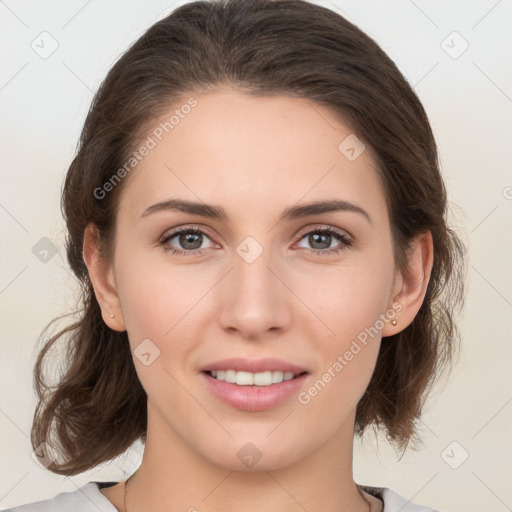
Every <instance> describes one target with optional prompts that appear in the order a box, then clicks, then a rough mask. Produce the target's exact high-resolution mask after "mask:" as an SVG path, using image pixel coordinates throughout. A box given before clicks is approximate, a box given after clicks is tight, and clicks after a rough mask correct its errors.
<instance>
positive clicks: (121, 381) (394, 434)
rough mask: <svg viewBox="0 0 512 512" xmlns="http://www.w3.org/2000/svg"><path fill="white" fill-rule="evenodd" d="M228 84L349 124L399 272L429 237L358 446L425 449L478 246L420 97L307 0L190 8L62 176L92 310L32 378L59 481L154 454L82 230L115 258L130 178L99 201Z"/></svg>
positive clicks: (143, 55)
mask: <svg viewBox="0 0 512 512" xmlns="http://www.w3.org/2000/svg"><path fill="white" fill-rule="evenodd" d="M221 87H231V88H232V89H236V90H239V91H242V92H244V93H246V94H254V95H261V96H264V95H272V94H288V95H295V96H298V97H302V98H306V99H308V100H312V101H313V102H317V103H318V104H320V105H323V106H324V107H327V108H328V109H329V110H330V111H332V112H333V113H334V114H335V115H337V116H339V119H340V120H342V121H343V122H344V123H345V124H347V125H348V126H350V128H351V130H352V131H353V132H354V133H355V134H357V136H358V137H359V138H360V139H361V140H363V141H364V142H365V144H367V145H368V147H370V148H371V151H372V154H373V155H374V156H375V158H376V161H377V164H378V168H379V177H380V179H381V181H382V183H383V186H384V190H385V193H386V200H387V205H388V211H389V215H390V223H391V233H392V240H393V249H394V256H395V262H396V266H397V268H398V269H400V270H404V269H405V268H406V266H407V250H408V243H409V242H410V241H411V240H412V238H413V237H414V236H416V235H418V234H421V233H424V232H426V231H428V230H430V231H431V233H432V236H433V244H434V262H433V268H432V272H431V277H430V281H429V284H428V288H427V292H426V296H425V299H424V301H423V304H422V306H421V308H420V310H419V312H418V314H417V315H416V317H415V319H414V320H413V322H412V323H411V324H410V325H409V326H408V327H407V328H405V329H404V330H402V331H401V332H399V333H398V334H396V335H394V336H390V337H389V338H386V339H385V340H383V343H382V345H381V349H380V352H379V355H378V360H377V364H376V368H375V371H374V374H373V376H372V378H371V381H370V383H369V386H368V388H367V390H366V392H365V393H364V395H363V397H362V399H361V400H360V402H359V404H358V406H357V411H356V425H355V433H356V434H357V435H359V436H362V434H363V432H364V431H365V429H366V428H367V427H369V426H370V425H373V426H374V427H377V428H379V429H382V428H383V429H384V430H385V431H386V433H387V436H388V439H389V440H390V441H391V442H392V443H393V444H395V445H396V446H399V447H401V448H404V450H405V447H406V446H407V444H408V443H409V441H410V440H411V439H413V441H414V442H417V441H418V436H417V424H416V422H417V420H419V418H420V415H421V412H422V410H423V405H424V401H425V399H426V396H427V391H429V390H430V388H431V386H432V384H433V382H434V380H435V378H436V377H438V376H439V375H440V373H441V370H443V369H445V368H450V367H451V363H452V362H453V356H454V354H455V353H456V349H458V345H457V342H458V341H459V340H460V336H459V334H458V330H457V328H456V325H455V322H454V314H455V310H456V309H457V308H461V307H462V305H463V302H464V288H465V285H464V278H465V265H464V263H465V247H464V244H463V243H462V242H461V240H460V239H459V238H458V237H457V235H456V234H455V233H454V231H453V230H452V229H451V228H449V227H448V225H447V221H446V218H445V216H446V213H447V198H446V191H445V187H444V184H443V181H442V178H441V174H440V170H439V164H438V156H437V147H436V143H435V140H434V137H433V134H432V130H431V127H430V124H429V121H428V119H427V116H426V114H425V111H424V109H423V107H422V105H421V103H420V101H419V99H418V97H417V96H416V94H415V93H414V91H413V90H412V88H411V86H410V85H409V84H408V82H407V81H406V80H405V78H404V77H403V76H402V74H401V73H400V71H399V70H398V68H397V67H396V66H395V64H394V63H393V61H392V60H391V59H390V58H389V57H388V56H387V55H386V54H385V53H384V51H383V50H382V49H381V48H380V47H379V46H378V44H377V43H376V42H375V41H374V40H373V39H371V38H370V37H369V36H368V35H366V34H365V33H364V32H362V31H361V30H360V29H358V28H357V27H356V26H354V25H353V24H351V23H350V22H348V21H347V20H346V19H345V18H343V17H342V16H340V15H339V14H337V13H335V12H333V11H331V10H329V9H327V8H324V7H320V6H318V5H315V4H312V3H309V2H307V1H304V0H213V1H196V2H191V3H188V4H184V5H183V6H180V7H179V8H177V9H176V10H174V11H173V12H172V13H171V14H170V15H168V16H167V17H165V18H163V19H161V20H160V21H158V22H157V23H155V24H154V25H153V26H151V27H150V28H149V29H148V30H147V31H146V32H145V33H144V34H143V36H142V37H140V38H139V39H138V40H137V41H136V42H135V43H134V44H133V45H132V46H131V47H130V48H129V49H128V51H126V53H124V54H123V55H122V56H121V57H120V58H119V60H118V61H117V62H116V63H115V64H114V66H113V67H112V68H111V70H110V71H109V73H108V75H107V76H106V78H105V80H104V81H103V83H102V84H101V86H100V88H99V90H98V92H97V94H96V96H95V97H94V100H93V102H92V105H91V108H90V110H89V113H88V115H87V118H86V121H85V125H84V127H83V131H82V133H81V137H80V143H79V147H78V151H77V154H76V156H75V158H74V159H73V161H72V163H71V166H70V168H69V171H68V173H67V176H66V179H65V183H64V186H63V191H62V210H63V215H64V218H65V221H66V226H67V230H68V232H67V239H66V249H67V258H68V261H69V264H70V266H71V268H72V270H73V272H74V274H75V275H76V277H77V278H78V280H79V282H80V286H81V288H80V291H81V296H80V301H81V306H82V308H81V309H80V310H79V311H77V313H79V315H80V316H79V319H78V320H77V321H75V322H74V323H73V324H72V325H69V326H67V327H65V328H64V329H62V330H60V331H59V332H57V333H56V334H55V335H53V336H52V337H51V338H50V339H49V340H48V341H47V342H46V343H45V345H44V347H43V348H42V350H41V351H40V353H39V356H38V359H37V362H36V364H35V368H34V386H35V388H36V391H37V394H38V397H39V402H38V405H37V408H36V410H35V413H34V421H33V425H32V431H31V440H32V444H33V447H34V448H36V447H38V446H39V445H40V444H41V443H43V442H46V443H48V445H49V446H50V447H53V448H54V449H55V450H56V451H57V452H58V456H57V455H55V456H54V457H52V460H51V461H48V462H49V463H48V464H47V467H48V469H49V470H50V471H53V472H55V473H59V474H62V475H74V474H77V473H80V472H83V471H86V470H88V469H90V468H93V467H95V466H97V465H99V464H100V463H102V462H106V461H108V460H111V459H113V458H114V457H116V456H118V455H120V454H122V453H123V452H124V451H126V450H127V449H128V448H129V447H130V445H131V444H132V443H133V442H135V441H136V440H138V439H140V440H142V441H145V435H146V420H147V417H146V400H147V396H146V393H145V391H144V389H143V388H142V386H141V384H140V382H139V380H138V377H137V374H136V372H135V367H134V364H133V359H132V354H131V352H130V345H129V342H128V337H127V333H126V332H117V331H113V330H111V329H110V328H108V327H107V325H105V323H104V322H103V320H102V316H101V310H100V307H99V304H98V302H97V300H96V297H95V295H94V290H93V287H92V284H91V281H90V278H89V275H88V271H87V267H86V265H85V263H84V260H83V258H82V247H83V240H84V230H85V228H86V226H87V224H88V223H93V224H94V225H95V226H96V227H97V235H98V241H99V242H100V243H101V249H102V254H103V257H104V258H106V259H107V260H108V258H110V257H111V255H112V248H113V241H114V233H115V224H116V212H117V206H118V204H119V197H120V194H121V191H122V190H123V187H124V186H125V185H126V182H127V180H128V179H129V177H125V178H124V179H123V180H121V181H120V182H119V183H118V184H117V185H116V186H115V187H113V189H112V191H111V192H110V193H109V194H105V196H104V197H101V198H98V197H96V196H97V195H98V194H95V193H94V191H95V190H97V189H99V188H101V187H103V186H104V184H105V183H106V182H108V181H109V180H110V179H111V178H112V176H113V174H114V171H115V170H116V169H119V168H121V167H122V166H123V163H125V162H126V161H127V160H128V159H129V158H130V154H131V153H132V152H133V151H134V148H135V147H136V144H137V142H138V141H139V142H140V140H141V139H142V137H143V136H145V135H146V134H147V132H148V127H149V126H151V123H154V122H155V120H157V119H160V118H161V116H162V115H163V114H165V113H166V112H168V109H169V105H176V104H178V100H179V99H182V98H185V97H187V96H190V95H191V94H193V93H194V92H196V91H204V90H213V89H215V88H221ZM340 142H341V141H340ZM64 316H65V315H64ZM60 318H62V316H61V317H59V318H57V319H54V320H53V321H52V322H50V324H48V325H47V326H46V327H45V329H44V331H43V333H42V335H41V339H42V338H43V335H44V333H45V332H46V330H47V329H48V327H49V326H50V325H51V324H52V323H53V322H54V321H55V320H58V319H60ZM65 335H66V336H65ZM63 336H65V337H64V338H63V339H65V348H66V350H65V359H64V361H65V363H66V364H65V368H64V371H63V372H62V373H61V375H60V376H59V380H58V382H57V384H56V385H51V384H49V383H48V382H46V380H45V378H44V376H43V375H44V373H45V372H44V369H43V363H44V361H46V359H48V358H49V355H50V352H49V349H50V348H51V347H52V345H53V344H54V342H56V341H57V340H58V339H60V338H62V337H63ZM45 356H47V357H45ZM47 448H48V446H47Z"/></svg>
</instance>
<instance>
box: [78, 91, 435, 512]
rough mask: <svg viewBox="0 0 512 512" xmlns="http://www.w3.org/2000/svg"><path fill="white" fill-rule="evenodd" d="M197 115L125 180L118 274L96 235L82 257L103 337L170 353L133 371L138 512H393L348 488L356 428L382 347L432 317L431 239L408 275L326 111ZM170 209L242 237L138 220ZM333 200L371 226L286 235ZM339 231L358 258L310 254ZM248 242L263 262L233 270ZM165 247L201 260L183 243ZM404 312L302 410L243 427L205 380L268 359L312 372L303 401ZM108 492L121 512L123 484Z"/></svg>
mask: <svg viewBox="0 0 512 512" xmlns="http://www.w3.org/2000/svg"><path fill="white" fill-rule="evenodd" d="M194 97H195V98H196V100H197V101H198V105H197V106H196V107H195V108H193V109H192V110H191V112H190V114H188V115H187V116H185V118H184V119H182V120H181V121H180V123H179V125H177V126H175V128H174V129H173V130H172V131H170V132H169V134H168V135H167V136H166V137H165V138H164V139H163V140H162V141H161V142H160V143H159V144H158V145H157V146H156V147H155V148H154V149H152V150H151V151H150V152H149V154H148V155H147V156H146V157H145V158H144V159H143V160H142V161H141V162H140V163H139V164H138V165H137V167H136V170H134V171H133V172H132V173H131V174H130V176H129V177H128V178H125V179H128V180H129V181H128V183H127V184H126V185H127V186H126V188H125V189H124V190H123V193H122V200H121V202H120V208H119V211H118V217H117V221H118V225H117V232H116V239H115V252H114V258H113V261H109V262H105V261H103V260H102V259H101V258H100V257H99V254H98V250H97V245H96V241H95V238H94V236H93V230H92V229H90V228H91V227H92V226H91V225H90V226H88V229H87V230H86V236H85V240H84V259H85V261H86V264H87V267H88V269H89V273H90V276H91V279H92V282H93V285H94V289H95V293H96V297H97V299H98V301H99V303H100V305H101V307H102V311H103V318H104V321H105V322H106V324H107V325H108V326H109V327H110V328H112V329H114V330H118V331H124V330H127V332H128V336H129V340H130V345H131V349H132V351H133V350H135V349H136V348H137V346H138V345H139V344H140V343H141V341H142V340H144V339H147V338H149V339H150V340H151V341H152V343H154V345H156V346H157V347H158V348H159V350H160V355H159V356H158V357H157V358H156V359H155V360H154V361H153V362H152V363H151V364H150V365H148V366H146V365H144V364H142V363H141V361H140V360H139V359H138V358H137V357H134V364H135V368H136V370H137V373H138V376H139V378H140V381H141V383H142V385H143V387H144V389H145V390H146V392H147V394H148V407H147V408H148V430H147V442H146V446H145V451H144V455H143V459H142V463H141V466H140V467H139V469H138V471H137V473H136V475H135V476H134V477H133V479H132V480H130V483H129V486H128V490H129V492H128V498H127V506H128V510H145V511H146V512H152V511H156V510H167V511H178V510H179V511H186V510H194V509H192V508H191V507H195V509H197V510H199V511H224V512H230V511H235V510H244V511H246V512H256V511H261V510H267V511H269V512H272V511H275V512H278V511H279V512H298V511H303V510H308V511H317V510H322V511H326V512H334V511H336V512H339V511H347V512H348V511H351V512H363V511H364V512H366V511H367V510H368V509H369V508H368V507H369V505H368V501H370V502H371V504H372V510H381V507H382V503H381V501H380V500H379V499H377V498H374V497H370V496H369V495H368V494H366V493H365V494H364V497H363V494H362V493H361V492H359V490H358V488H357V486H356V484H355V482H354V479H353V475H352V458H353V451H352V445H353V436H354V421H355V411H356V406H357V403H358V401H359V400H360V398H361V396H362V395H363V393H364V391H365V389H366V387H367V386H368V383H369V381H370V378H371V375H372V372H373V370H374V368H375V363H376V359H377V355H378V352H379V347H380V344H381V342H382V343H385V342H386V340H385V339H382V337H385V336H389V335H392V334H395V333H396V332H399V331H400V330H402V329H404V328H405V327H407V325H409V324H410V323H411V322H412V320H413V319H414V316H415V315H416V313H417V312H418V310H419V308H420V306H421V303H422V302H423V299H424V296H425V292H426V287H427V284H428V279H429V277H430V271H431V268H432V238H431V235H430V233H429V232H427V233H425V234H424V235H422V236H421V237H418V238H417V239H416V241H415V243H414V245H413V250H412V252H411V256H410V264H409V268H408V270H407V271H406V272H404V273H403V274H400V273H398V272H397V271H396V269H395V267H394V262H393V253H392V246H391V232H390V226H389V217H388V212H387V208H386V203H385V197H384V192H383V190H382V188H381V186H380V182H379V180H378V177H377V171H376V167H375V161H374V159H373V158H372V156H371V154H370V149H369V148H368V146H367V149H366V150H365V151H364V152H363V153H362V154H361V155H360V156H359V157H358V158H357V159H356V160H354V161H349V160H348V159H347V158H346V157H345V155H344V154H342V153H341V152H340V151H339V149H338V145H339V144H340V143H341V142H342V141H343V140H344V139H345V138H346V137H347V136H348V135H350V134H351V133H352V132H351V130H350V128H349V127H348V126H345V125H344V124H342V123H340V122H339V121H338V120H337V119H336V118H335V117H334V116H333V115H332V114H331V113H330V112H329V111H328V110H326V109H325V108H324V107H322V106H320V105H318V104H316V103H312V102H310V101H308V100H305V99H301V98H292V97H289V96H286V95H282V96H275V97H250V96H247V95H244V94H242V93H240V92H236V91H233V90H230V89H220V90H217V91H214V92H208V93H203V94H198V95H195V96H194ZM173 111H174V108H173V109H171V110H170V112H171V113H172V112H173ZM169 115H170V114H169ZM169 115H168V116H169ZM168 116H167V118H168ZM171 197H172V198H182V199H189V200H192V201H199V202H204V203H207V204H214V205H219V206H222V207H223V208H224V209H225V210H226V212H227V214H228V215H229V220H228V221H226V222H222V221H218V220H212V219H209V218H203V217H198V216H196V215H191V214H188V213H183V212H177V211H165V212H158V213H153V214H151V215H147V216H145V217H142V218H141V215H142V213H143V212H144V211H145V210H146V208H148V207H149V206H151V205H153V204H155V203H158V202H160V201H163V200H166V199H169V198H171ZM326 199H343V200H346V201H350V202H352V203H354V204H357V205H358V206H360V207H361V208H364V210H366V212H367V213H368V215H369V216H370V218H371V223H370V222H369V221H368V220H366V219H365V217H364V216H363V215H361V214H359V213H356V212H350V211H338V212H330V213H323V214H317V215H314V216H311V217H308V218H303V219H296V220H292V221H288V220H285V221H281V222H279V216H280V213H281V211H282V210H283V209H284V208H286V207H291V206H294V205H296V204H297V203H301V204H303V203H306V202H310V201H315V200H326ZM177 226H189V227H191V228H201V229H202V230H203V231H204V232H205V235H203V237H202V244H201V247H203V248H205V251H204V253H203V254H202V255H189V256H187V255H173V254H171V253H170V252H165V251H164V249H163V248H162V245H161V244H159V239H160V238H161V237H162V236H163V235H165V234H170V232H171V230H172V228H175V227H177ZM326 227H334V228H337V229H339V230H340V231H342V233H345V234H346V235H347V236H349V237H350V239H351V240H352V241H353V244H352V245H351V246H347V247H345V249H344V250H343V251H341V252H340V253H339V254H335V253H334V254H330V255H328V254H327V253H326V254H325V255H323V256H322V255H315V254H314V253H313V250H314V249H317V250H323V251H324V252H325V251H327V250H328V248H334V247H340V246H342V245H341V244H343V242H341V241H340V240H339V239H337V238H336V237H335V236H333V237H332V238H331V239H330V240H331V242H330V245H329V240H328V241H327V242H326V243H325V244H324V245H323V246H322V245H319V243H318V242H317V243H316V244H315V240H314V239H312V237H308V236H307V235H306V236H304V233H306V232H307V231H309V229H311V228H319V229H320V228H326ZM247 236H251V237H253V238H254V239H255V240H256V241H257V242H258V244H259V245H260V246H261V247H262V249H263V252H262V253H261V255H260V256H259V257H258V258H257V259H256V260H255V261H254V262H252V263H248V262H247V261H246V260H244V259H243V258H242V257H240V256H239V254H238V253H237V252H236V248H237V247H238V246H239V244H240V243H241V242H242V241H243V240H244V239H245V238H246V237H247ZM181 241H182V242H183V238H182V240H181ZM166 243H167V246H171V247H172V248H175V249H180V250H182V251H186V250H187V247H191V246H190V245H189V246H186V247H184V246H183V244H180V238H179V237H174V238H173V239H171V240H169V241H167V242H166ZM200 243H201V239H200V241H199V242H198V244H197V246H199V244H200ZM197 246H194V247H197ZM322 247H324V248H323V249H322ZM188 250H189V251H190V249H188ZM228 271H229V272H228ZM393 304H400V305H401V310H400V312H399V313H397V315H396V317H395V318H397V320H398V325H397V326H393V325H392V324H391V322H390V321H389V322H387V323H386V324H385V326H384V327H383V329H382V330H381V331H380V332H379V334H378V335H376V336H374V337H373V338H370V340H369V342H368V344H367V345H366V346H364V348H363V349H362V350H361V351H360V352H359V353H358V354H357V355H355V356H354V358H353V359H352V360H351V361H350V362H349V363H348V364H347V365H346V366H345V367H344V368H343V370H342V371H341V372H339V373H338V374H336V377H335V378H332V380H331V381H330V382H329V383H328V384H327V385H326V386H325V388H324V389H322V391H321V392H319V393H318V394H317V396H315V397H313V398H312V399H311V401H310V402H309V403H308V404H307V405H303V404H301V403H299V401H298V400H297V396H295V395H294V396H292V397H291V398H290V399H289V400H287V401H285V402H284V403H282V404H280V405H279V406H277V407H275V408H272V409H269V410H266V411H262V412H246V411H241V410H239V409H236V408H233V407H230V406H228V405H226V404H224V403H222V402H220V401H218V400H217V399H216V398H215V397H213V396H212V395H211V394H210V392H209V390H208V389H207V387H206V386H205V385H204V383H203V381H202V379H201V378H200V377H201V376H200V375H199V371H200V368H201V366H203V365H205V364H207V363H210V362H212V361H215V360H219V359H224V358H227V357H233V356H240V357H246V358H253V359H258V358H261V357H266V356H270V357H277V358H281V359H284V360H287V361H290V362H293V363H295V364H298V365H300V366H302V367H304V368H306V369H307V370H308V371H309V373H310V374H309V376H308V381H307V383H305V385H304V388H303V390H304V389H307V388H308V387H310V386H311V385H312V383H313V382H315V381H317V379H319V378H320V377H321V375H322V374H323V373H324V372H325V371H327V369H328V368H329V367H332V365H333V363H334V362H335V361H336V359H337V357H338V355H340V354H343V353H345V351H346V350H348V349H349V347H350V345H351V343H352V341H353V340H354V339H355V338H356V337H357V335H358V334H359V333H360V332H362V331H364V329H365V328H366V327H369V326H373V325H374V324H375V322H376V320H377V319H378V318H379V315H380V314H382V313H385V312H386V310H389V309H390V308H392V305H393ZM110 314H114V315H115V317H114V318H111V317H110ZM248 442H251V443H253V444H254V445H255V446H256V447H257V448H258V450H259V451H260V452H261V454H262V457H261V459H260V460H259V461H258V462H257V463H256V464H255V465H254V466H252V468H248V467H246V466H244V464H243V463H242V462H241V461H240V460H239V459H238V457H237V455H236V454H237V452H238V451H239V450H240V449H241V448H242V447H243V446H244V445H245V444H246V443H248ZM101 492H102V493H103V494H104V495H105V496H106V497H107V498H108V499H109V500H110V501H111V502H112V503H113V504H114V505H115V506H116V507H117V508H118V510H124V505H123V493H124V482H121V483H119V484H117V485H116V486H113V487H110V488H106V489H103V490H102V491H101ZM365 498H366V499H365ZM367 500H368V501H367Z"/></svg>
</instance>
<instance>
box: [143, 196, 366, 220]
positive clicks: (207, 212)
mask: <svg viewBox="0 0 512 512" xmlns="http://www.w3.org/2000/svg"><path fill="white" fill-rule="evenodd" d="M161 211H180V212H184V213H190V214H192V215H199V216H201V217H206V218H209V219H214V220H219V221H228V220H229V216H228V215H227V213H226V211H225V210H224V208H222V207H221V206H215V205H211V204H205V203H196V202H194V201H189V200H185V199H169V200H167V201H162V202H160V203H156V204H154V205H152V206H150V207H149V208H147V209H146V210H145V211H144V213H143V214H142V215H141V217H146V216H147V215H150V214H152V213H156V212H161ZM338 211H348V212H355V213H359V214H361V215H362V216H363V217H365V218H366V220H367V221H368V222H369V223H370V224H371V223H372V219H371V218H370V215H368V212H367V211H366V210H364V209H363V208H361V207H360V206H357V205H356V204H354V203H350V202H349V201H343V200H338V199H332V200H328V201H315V202H311V203H306V204H303V205H301V206H291V207H289V208H285V209H284V210H283V212H282V213H281V220H295V219H300V218H303V217H309V216H313V215H319V214H322V213H331V212H338Z"/></svg>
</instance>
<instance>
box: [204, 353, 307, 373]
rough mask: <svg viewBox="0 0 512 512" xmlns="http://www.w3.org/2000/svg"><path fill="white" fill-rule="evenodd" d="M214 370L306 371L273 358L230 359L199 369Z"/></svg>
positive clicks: (252, 371) (256, 371)
mask: <svg viewBox="0 0 512 512" xmlns="http://www.w3.org/2000/svg"><path fill="white" fill-rule="evenodd" d="M214 370H237V371H243V372H251V373H259V372H264V371H267V370H270V371H278V370H281V371H283V372H292V373H294V374H295V375H298V374H300V373H304V372H306V371H307V370H305V369H304V368H301V367H300V366H298V365H296V364H292V363H289V362H287V361H284V360H282V359H276V358H273V357H265V358H263V359H244V358H241V357H232V358H229V359H223V360H222V361H215V362H213V363H210V364H207V365H206V366H203V367H202V368H201V371H203V372H211V371H214Z"/></svg>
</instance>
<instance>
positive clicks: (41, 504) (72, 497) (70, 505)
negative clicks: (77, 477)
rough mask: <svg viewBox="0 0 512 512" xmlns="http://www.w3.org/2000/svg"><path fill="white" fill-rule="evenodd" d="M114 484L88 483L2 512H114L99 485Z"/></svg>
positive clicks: (112, 483)
mask: <svg viewBox="0 0 512 512" xmlns="http://www.w3.org/2000/svg"><path fill="white" fill-rule="evenodd" d="M115 483H116V482H108V483H107V482H88V483H87V484H84V485H82V487H79V488H78V489H76V490H75V491H65V492H61V493H59V494H57V496H55V497H54V498H50V499H47V500H43V501H36V502H34V503H27V504H26V505H20V506H17V507H14V508H8V509H7V510H6V511H4V512H71V511H72V512H116V509H115V507H114V506H113V505H112V503H110V501H109V500H108V499H107V498H106V497H105V496H103V494H101V492H100V485H101V486H104V485H107V484H109V485H110V484H111V485H114V484H115Z"/></svg>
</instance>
